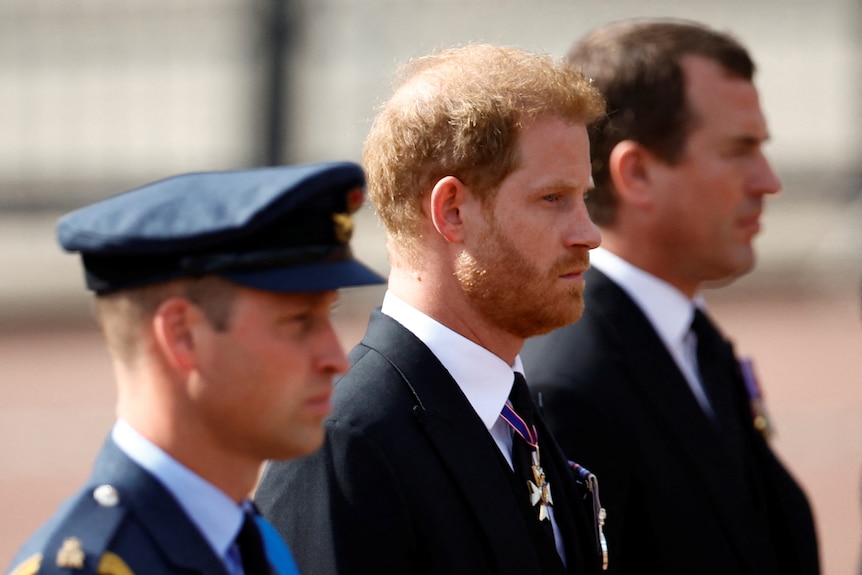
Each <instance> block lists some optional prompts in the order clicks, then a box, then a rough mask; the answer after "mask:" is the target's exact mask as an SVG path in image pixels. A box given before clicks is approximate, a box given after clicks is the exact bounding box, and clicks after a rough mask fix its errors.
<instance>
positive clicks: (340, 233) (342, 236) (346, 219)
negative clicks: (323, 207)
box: [332, 214, 353, 244]
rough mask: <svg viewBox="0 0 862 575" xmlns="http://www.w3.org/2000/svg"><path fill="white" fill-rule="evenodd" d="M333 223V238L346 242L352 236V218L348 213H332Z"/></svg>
mask: <svg viewBox="0 0 862 575" xmlns="http://www.w3.org/2000/svg"><path fill="white" fill-rule="evenodd" d="M332 221H333V223H335V239H336V240H338V241H339V242H340V243H342V244H346V243H347V242H349V241H350V238H351V236H353V218H352V217H351V215H350V214H332Z"/></svg>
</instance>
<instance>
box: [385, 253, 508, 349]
mask: <svg viewBox="0 0 862 575" xmlns="http://www.w3.org/2000/svg"><path fill="white" fill-rule="evenodd" d="M453 277H454V276H453V275H452V274H451V273H449V274H445V273H425V272H423V271H421V270H408V269H404V268H395V267H393V268H392V271H391V273H390V276H389V290H390V291H391V292H392V293H393V294H394V295H396V296H398V298H399V299H401V300H403V301H405V302H406V303H408V304H410V305H411V306H413V307H414V308H416V309H417V310H419V311H421V312H422V313H424V314H425V315H427V316H428V317H431V318H433V319H434V320H436V321H438V322H440V323H441V324H443V325H445V326H446V327H448V328H449V329H451V330H452V331H454V332H456V333H458V334H460V335H462V336H464V337H465V338H467V339H469V340H470V341H473V342H474V343H476V344H478V345H481V346H482V347H484V348H485V349H487V350H488V351H490V352H491V353H493V354H494V355H496V356H497V357H499V358H501V359H502V360H503V361H505V362H506V363H508V364H509V365H511V364H512V363H514V361H515V357H516V356H517V355H518V353H519V352H520V351H521V347H522V346H523V345H524V340H523V338H520V337H517V336H514V335H512V334H511V333H507V332H505V331H503V330H502V329H500V328H499V327H497V326H495V325H492V324H489V323H488V322H487V320H486V319H485V318H484V317H482V316H481V315H480V314H479V313H478V312H477V311H476V309H475V308H474V307H473V306H472V305H471V304H470V301H469V299H468V298H467V297H466V296H465V294H464V293H463V292H462V291H461V290H460V289H459V288H458V285H457V282H455V281H453V279H452V278H453ZM441 278H443V279H444V280H445V281H441Z"/></svg>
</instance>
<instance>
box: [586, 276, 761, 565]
mask: <svg viewBox="0 0 862 575" xmlns="http://www.w3.org/2000/svg"><path fill="white" fill-rule="evenodd" d="M587 273H588V274H589V276H588V279H587V292H586V294H585V300H586V301H587V306H588V309H589V310H590V313H593V314H595V316H596V317H597V319H598V320H599V321H600V322H601V323H602V324H603V326H604V329H606V330H607V331H608V333H609V334H611V337H612V339H613V340H614V341H615V342H616V346H617V348H618V349H619V350H620V352H621V356H622V357H621V360H622V361H623V363H624V365H626V366H627V367H628V369H629V371H630V374H629V375H630V378H629V379H630V381H631V382H632V384H633V389H632V391H633V392H634V393H635V394H636V395H637V397H638V398H639V401H641V402H642V403H643V404H644V407H645V408H646V410H647V411H648V412H650V413H652V414H653V415H654V417H655V418H656V419H657V420H658V421H660V423H661V424H662V425H663V426H664V427H666V428H667V429H668V431H669V433H670V436H671V437H672V438H673V439H674V441H675V444H676V445H677V447H678V448H679V451H680V454H681V455H682V456H683V457H685V458H686V459H688V460H689V462H690V463H691V464H692V465H693V467H694V468H695V469H696V470H697V475H698V477H699V479H700V482H701V484H702V485H703V487H704V488H705V490H706V492H707V493H708V494H709V496H710V498H711V499H712V501H713V503H714V506H715V509H716V514H717V515H718V516H719V517H721V518H722V520H723V521H724V523H725V525H726V527H727V532H728V536H729V537H730V538H731V539H733V540H734V541H736V543H737V545H738V546H739V547H741V548H743V549H744V548H748V547H749V546H750V545H752V544H753V542H754V541H755V540H756V538H755V537H753V535H752V531H751V527H752V526H751V525H750V523H749V522H748V521H747V520H745V519H744V518H745V517H747V516H748V512H747V510H746V509H745V508H744V505H745V503H744V500H745V498H744V497H743V496H741V495H740V494H743V493H745V492H746V486H745V485H744V484H743V483H742V480H740V476H742V475H743V474H740V473H726V471H727V470H728V469H729V468H730V465H732V461H733V460H732V459H731V457H730V454H729V453H728V451H727V447H726V444H725V443H724V441H723V440H722V438H721V436H720V435H719V434H718V432H717V431H716V429H715V427H714V426H713V425H712V424H711V423H710V421H709V419H708V418H707V416H706V414H705V413H704V412H703V410H702V408H701V407H700V405H699V404H698V403H697V400H696V399H695V397H694V394H693V393H692V392H691V390H690V388H689V386H688V383H687V382H686V380H685V378H684V376H683V375H682V373H681V372H680V370H679V368H678V367H677V365H676V363H675V362H674V360H673V358H672V357H671V355H670V353H669V352H668V351H667V348H665V346H664V344H663V343H662V341H661V339H660V338H659V337H658V334H656V332H655V330H654V329H653V327H652V325H651V324H650V323H649V320H647V318H646V316H645V315H644V314H643V312H642V311H641V310H640V308H639V307H638V306H637V304H635V303H634V301H632V299H631V298H629V296H628V295H627V294H626V293H625V292H624V291H623V290H622V289H621V288H620V287H619V286H617V285H616V284H615V283H613V282H612V281H611V280H610V279H609V278H608V277H607V276H605V275H604V274H602V273H601V272H599V271H598V270H596V269H591V270H589V271H588V272H587Z"/></svg>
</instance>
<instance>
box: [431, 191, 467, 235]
mask: <svg viewBox="0 0 862 575" xmlns="http://www.w3.org/2000/svg"><path fill="white" fill-rule="evenodd" d="M467 194H468V191H467V187H466V186H465V185H464V182H462V181H461V180H459V179H458V178H456V177H455V176H446V177H444V178H441V179H440V180H439V181H438V182H437V183H436V184H435V185H434V188H433V189H432V190H431V194H430V209H429V212H430V216H431V223H432V224H433V225H434V229H436V230H437V233H439V234H440V235H441V236H443V237H444V238H445V239H446V241H448V242H450V243H456V242H460V241H462V240H463V239H464V218H463V215H464V214H463V212H462V210H463V208H464V202H465V201H466V198H467Z"/></svg>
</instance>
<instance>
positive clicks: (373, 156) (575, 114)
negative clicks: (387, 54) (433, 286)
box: [363, 44, 604, 257]
mask: <svg viewBox="0 0 862 575" xmlns="http://www.w3.org/2000/svg"><path fill="white" fill-rule="evenodd" d="M399 78H400V82H399V83H397V88H396V91H395V94H394V95H393V96H392V98H391V99H389V101H387V102H386V103H385V104H384V105H383V107H382V109H381V111H380V113H379V114H378V115H377V118H376V119H375V121H374V124H373V126H372V128H371V131H370V133H369V135H368V137H367V139H366V141H365V146H364V150H363V159H364V164H365V170H366V172H367V174H368V189H369V196H370V198H371V200H372V202H373V203H374V206H375V207H376V209H377V213H378V215H379V217H380V219H381V220H382V221H383V224H384V226H385V227H386V231H387V235H388V237H389V241H390V244H391V243H392V242H394V243H395V244H396V245H397V246H398V247H399V248H403V249H404V250H405V253H406V254H407V255H412V256H413V257H415V256H416V255H417V254H416V239H417V236H418V232H417V226H418V222H419V221H420V218H421V213H422V211H421V209H422V200H423V198H424V197H425V194H427V193H428V192H429V191H430V190H431V188H432V187H433V185H434V184H435V183H436V182H437V181H438V180H439V179H440V178H442V177H445V176H448V175H451V176H455V177H457V178H458V179H460V180H461V181H462V182H464V183H465V184H466V185H468V186H470V187H471V190H472V191H473V192H475V193H476V194H477V195H478V196H479V197H480V198H481V199H482V201H483V202H487V201H488V200H490V199H492V198H491V196H493V191H494V190H495V189H496V187H497V186H498V185H499V183H500V182H501V181H502V180H503V179H504V178H505V177H506V176H507V175H508V174H509V173H510V172H511V171H512V170H513V168H514V166H515V163H516V162H517V157H516V154H517V143H518V135H519V133H520V132H521V130H522V129H523V128H524V127H525V126H526V125H528V124H529V123H530V122H532V121H534V120H535V119H537V118H538V117H540V116H546V115H555V116H560V117H562V118H565V119H567V120H571V121H572V122H579V123H584V124H587V123H589V122H592V121H593V120H595V119H596V118H598V117H599V116H600V115H601V114H603V113H604V102H603V100H602V98H601V96H600V94H599V93H598V91H597V90H596V89H595V88H593V87H592V86H591V85H590V83H589V82H588V81H587V80H586V79H585V78H584V77H583V76H582V75H581V74H579V73H577V72H576V71H574V70H572V69H571V68H568V67H567V66H566V65H565V64H564V63H562V62H557V61H555V60H553V59H552V58H550V57H549V56H544V55H538V54H532V53H529V52H526V51H523V50H518V49H513V48H504V47H499V46H491V45H488V44H470V45H467V46H463V47H460V48H454V49H450V50H446V51H443V52H440V53H437V54H433V55H429V56H425V57H423V58H419V59H417V60H414V61H412V62H409V63H408V64H407V65H405V66H404V67H403V68H402V69H401V70H400V75H399Z"/></svg>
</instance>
